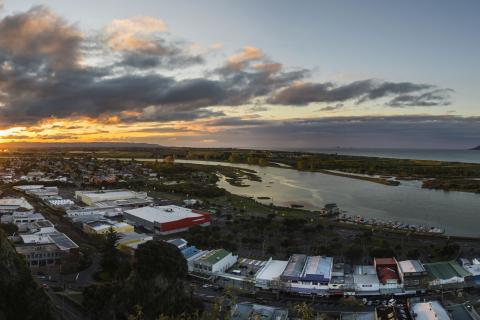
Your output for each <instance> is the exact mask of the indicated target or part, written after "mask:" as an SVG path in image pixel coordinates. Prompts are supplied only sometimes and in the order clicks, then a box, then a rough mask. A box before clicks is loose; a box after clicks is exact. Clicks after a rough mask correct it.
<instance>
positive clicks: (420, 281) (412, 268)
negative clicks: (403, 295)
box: [398, 260, 428, 293]
mask: <svg viewBox="0 0 480 320" xmlns="http://www.w3.org/2000/svg"><path fill="white" fill-rule="evenodd" d="M398 266H399V269H400V278H401V279H402V281H403V286H404V290H405V291H406V292H413V293H414V292H416V291H424V290H426V289H427V288H428V272H427V270H426V269H425V267H424V266H423V264H422V263H421V262H420V261H418V260H404V261H400V262H398Z"/></svg>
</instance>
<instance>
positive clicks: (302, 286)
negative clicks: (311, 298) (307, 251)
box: [290, 256, 333, 294]
mask: <svg viewBox="0 0 480 320" xmlns="http://www.w3.org/2000/svg"><path fill="white" fill-rule="evenodd" d="M332 266H333V258H331V257H324V256H308V257H307V258H306V260H305V264H304V267H303V270H302V272H301V274H300V278H299V280H298V281H296V282H294V281H292V282H291V283H290V290H291V291H295V292H298V293H310V294H312V293H315V294H327V293H328V289H329V287H328V284H329V282H330V279H331V278H332Z"/></svg>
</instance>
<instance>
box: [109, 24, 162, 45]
mask: <svg viewBox="0 0 480 320" xmlns="http://www.w3.org/2000/svg"><path fill="white" fill-rule="evenodd" d="M166 30H167V24H166V23H165V22H164V21H163V20H159V19H156V18H153V17H145V16H143V17H133V18H130V19H118V20H113V21H112V22H111V24H110V25H109V26H108V27H107V28H106V35H107V43H108V45H109V46H110V47H111V48H112V49H114V50H119V51H138V50H140V51H146V52H158V51H161V50H159V49H161V47H159V46H158V43H155V42H154V41H152V38H151V37H152V36H154V35H155V34H157V33H159V32H164V31H166Z"/></svg>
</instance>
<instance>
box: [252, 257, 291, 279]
mask: <svg viewBox="0 0 480 320" xmlns="http://www.w3.org/2000/svg"><path fill="white" fill-rule="evenodd" d="M287 264H288V261H282V260H270V261H269V262H267V264H266V265H265V266H264V267H263V268H262V270H260V271H259V272H258V274H257V277H256V279H258V280H263V281H272V280H275V279H278V278H280V276H281V275H282V273H283V271H284V270H285V268H286V267H287Z"/></svg>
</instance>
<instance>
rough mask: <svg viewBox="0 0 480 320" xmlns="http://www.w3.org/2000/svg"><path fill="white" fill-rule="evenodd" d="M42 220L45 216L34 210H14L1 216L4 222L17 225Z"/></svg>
mask: <svg viewBox="0 0 480 320" xmlns="http://www.w3.org/2000/svg"><path fill="white" fill-rule="evenodd" d="M41 220H45V217H44V216H43V215H42V214H40V213H33V212H14V213H13V214H10V215H3V216H2V218H1V222H2V223H12V224H16V225H17V226H20V225H21V224H27V223H32V222H36V221H41Z"/></svg>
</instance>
